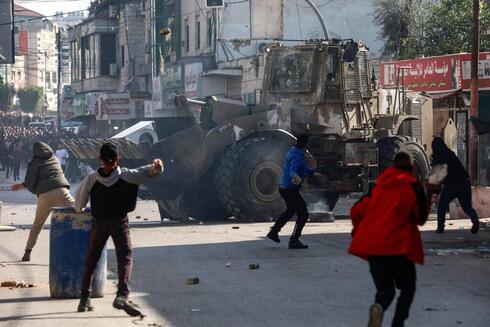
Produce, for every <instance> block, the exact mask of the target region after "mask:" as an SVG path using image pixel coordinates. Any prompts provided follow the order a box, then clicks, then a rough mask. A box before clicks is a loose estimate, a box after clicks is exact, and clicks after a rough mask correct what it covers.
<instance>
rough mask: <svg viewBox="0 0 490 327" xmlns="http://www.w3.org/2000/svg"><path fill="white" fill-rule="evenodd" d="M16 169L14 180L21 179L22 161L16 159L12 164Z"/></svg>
mask: <svg viewBox="0 0 490 327" xmlns="http://www.w3.org/2000/svg"><path fill="white" fill-rule="evenodd" d="M12 167H13V171H14V181H16V180H18V179H20V161H14V162H13V164H12Z"/></svg>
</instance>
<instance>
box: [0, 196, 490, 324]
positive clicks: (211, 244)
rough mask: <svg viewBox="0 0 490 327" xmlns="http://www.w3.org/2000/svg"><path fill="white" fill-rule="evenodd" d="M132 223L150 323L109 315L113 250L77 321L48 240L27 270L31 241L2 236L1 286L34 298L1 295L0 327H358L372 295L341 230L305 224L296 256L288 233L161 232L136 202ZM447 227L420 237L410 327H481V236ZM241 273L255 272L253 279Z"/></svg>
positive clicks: (171, 228)
mask: <svg viewBox="0 0 490 327" xmlns="http://www.w3.org/2000/svg"><path fill="white" fill-rule="evenodd" d="M27 202H28V201H27ZM6 207H7V208H6V210H5V213H4V222H5V223H8V224H10V223H11V222H16V224H17V226H20V227H21V226H23V224H28V223H29V220H30V219H32V218H30V217H29V212H30V211H29V210H32V208H33V205H32V204H31V205H28V204H27V205H19V204H9V203H7V204H6ZM12 212H17V214H16V215H12ZM137 216H140V217H141V218H139V219H137ZM144 218H146V219H148V220H147V221H144ZM131 222H132V231H131V232H132V238H133V244H134V258H135V267H134V274H133V279H132V280H133V283H132V291H133V293H132V298H133V300H134V301H135V302H137V303H139V304H141V305H142V306H143V308H144V309H145V310H146V313H147V314H148V317H147V318H145V319H144V320H142V321H140V320H135V319H133V318H129V317H126V316H125V315H124V314H123V313H121V312H120V311H117V310H115V309H113V308H112V307H111V302H112V300H113V297H114V294H115V288H114V282H115V279H114V278H115V273H114V272H115V267H116V264H115V258H114V251H113V249H112V244H111V245H110V247H109V272H110V276H109V277H110V281H109V283H108V287H107V288H106V293H107V295H106V297H104V298H103V299H95V300H94V301H93V302H94V305H95V306H96V311H94V312H91V313H86V314H80V313H77V312H75V309H76V305H77V300H54V299H50V298H49V288H48V284H47V281H48V264H49V260H48V235H49V234H48V231H47V230H44V231H43V232H42V233H41V236H40V240H39V244H38V246H37V247H36V248H35V250H34V252H33V260H32V262H30V263H27V264H26V263H20V262H18V261H17V260H18V259H19V258H20V256H21V255H22V251H23V246H24V242H25V240H26V237H27V233H28V230H27V229H26V230H24V229H22V228H19V229H18V230H17V231H15V232H5V233H1V234H0V261H5V262H6V267H0V280H5V279H16V280H19V279H24V280H25V281H27V282H33V283H35V284H37V285H38V287H36V288H33V289H15V290H9V289H7V288H0V306H1V308H2V309H1V310H0V326H16V327H17V326H29V327H36V326H48V325H49V326H106V327H109V326H118V327H121V326H134V325H141V326H151V325H152V324H156V325H161V326H177V327H180V326H182V327H193V326H196V327H198V326H199V327H203V326H247V327H248V326H278V327H279V326H280V327H288V326H291V327H297V326H332V327H342V326H346V327H347V326H348V327H351V326H363V325H365V323H366V316H367V314H366V312H367V308H368V307H369V305H370V304H371V301H372V296H373V292H374V289H373V285H372V282H371V280H370V276H369V272H368V267H367V265H366V263H365V262H363V261H362V260H360V259H358V258H355V257H352V256H349V255H347V254H346V248H347V246H348V243H349V231H350V224H349V222H348V221H347V220H338V221H336V222H335V223H331V224H328V223H311V224H309V225H307V228H306V231H305V232H306V235H305V237H304V241H305V242H306V243H308V244H309V245H310V247H311V248H310V249H308V250H304V251H291V250H288V249H287V248H286V245H287V235H288V234H289V233H290V232H291V229H292V224H289V226H287V228H286V230H285V231H284V234H283V235H284V236H283V237H282V240H283V242H282V243H281V244H279V245H276V244H275V243H272V242H270V241H268V240H266V239H264V237H263V236H264V235H265V234H266V232H267V230H268V228H269V224H263V223H259V224H240V225H236V224H234V223H233V222H225V223H220V224H206V223H205V224H202V225H201V224H195V225H182V224H172V223H168V224H160V223H159V219H158V215H157V212H156V208H155V207H154V204H153V203H152V202H140V205H139V208H138V210H137V211H136V212H135V213H134V214H133V215H132V217H131ZM451 224H452V225H451V226H449V229H450V231H449V232H448V233H446V234H444V235H436V234H434V233H433V231H432V230H433V229H434V227H435V226H434V222H429V224H428V226H427V227H425V228H424V230H425V231H424V233H423V237H424V240H425V246H426V251H427V252H428V254H429V255H428V256H427V264H426V265H425V266H424V267H419V269H418V274H419V275H418V291H417V295H416V298H415V302H414V305H413V309H412V315H411V318H410V320H409V323H410V326H441V327H442V326H444V327H446V326H448V327H450V326H471V327H479V326H481V327H483V326H488V310H489V308H490V297H489V294H490V282H489V278H488V276H490V258H488V257H490V253H488V250H489V244H490V232H489V231H483V232H482V233H480V234H478V235H476V236H474V235H471V234H470V233H469V231H468V228H469V224H468V222H467V221H452V222H451ZM233 227H239V228H238V229H234V228H233ZM460 228H463V229H462V230H460ZM455 253H458V254H455ZM227 263H229V264H230V267H226V265H227ZM250 263H258V264H259V265H260V268H259V269H258V270H250V269H249V268H248V265H249V264H250ZM188 277H199V278H200V284H198V285H192V286H191V285H186V283H185V282H186V279H187V278H188ZM392 311H393V308H392V309H391V310H390V311H389V312H388V313H387V320H389V319H390V318H391V316H392ZM386 326H388V324H386Z"/></svg>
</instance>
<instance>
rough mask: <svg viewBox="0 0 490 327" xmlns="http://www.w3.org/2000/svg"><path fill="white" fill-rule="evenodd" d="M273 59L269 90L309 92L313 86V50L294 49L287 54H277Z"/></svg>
mask: <svg viewBox="0 0 490 327" xmlns="http://www.w3.org/2000/svg"><path fill="white" fill-rule="evenodd" d="M275 57H276V58H277V60H275V61H273V62H274V64H273V73H272V78H271V84H270V87H269V89H270V90H271V91H284V90H288V91H290V92H291V91H292V92H311V90H312V87H313V73H314V72H313V68H312V63H313V60H314V52H313V51H310V50H303V51H296V52H294V53H291V54H289V55H285V56H284V55H281V54H278V55H276V56H275Z"/></svg>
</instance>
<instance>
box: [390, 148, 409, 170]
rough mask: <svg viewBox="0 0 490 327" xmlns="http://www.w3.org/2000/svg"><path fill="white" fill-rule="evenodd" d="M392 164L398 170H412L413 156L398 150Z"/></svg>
mask: <svg viewBox="0 0 490 327" xmlns="http://www.w3.org/2000/svg"><path fill="white" fill-rule="evenodd" d="M393 166H394V167H395V168H397V169H400V170H404V171H408V172H413V158H412V156H411V155H410V154H409V153H407V152H404V151H400V152H398V153H397V154H396V156H395V159H394V160H393Z"/></svg>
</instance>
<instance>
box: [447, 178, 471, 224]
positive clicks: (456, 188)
mask: <svg viewBox="0 0 490 327" xmlns="http://www.w3.org/2000/svg"><path fill="white" fill-rule="evenodd" d="M456 198H457V199H458V201H459V204H460V205H461V208H462V209H463V211H464V212H465V213H466V214H467V215H468V217H470V219H471V222H472V223H474V224H475V223H478V215H477V213H476V211H475V209H473V206H472V204H471V183H470V180H469V179H466V180H464V181H462V182H460V183H458V184H456V185H449V186H444V188H443V189H442V191H441V195H440V196H439V203H438V205H437V229H444V223H445V221H446V212H447V208H448V207H449V202H451V201H452V200H454V199H456Z"/></svg>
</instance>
